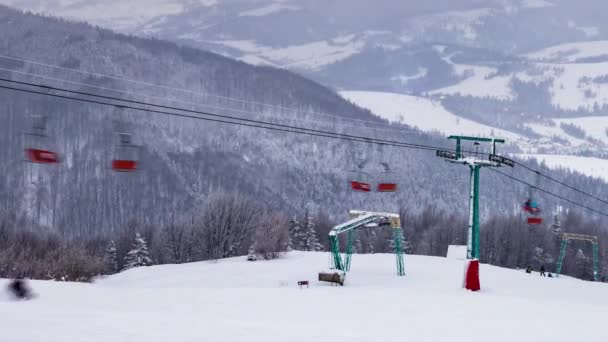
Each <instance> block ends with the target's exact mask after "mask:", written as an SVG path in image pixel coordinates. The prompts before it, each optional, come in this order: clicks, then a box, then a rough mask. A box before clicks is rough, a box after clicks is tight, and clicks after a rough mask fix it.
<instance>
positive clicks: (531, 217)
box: [523, 173, 543, 225]
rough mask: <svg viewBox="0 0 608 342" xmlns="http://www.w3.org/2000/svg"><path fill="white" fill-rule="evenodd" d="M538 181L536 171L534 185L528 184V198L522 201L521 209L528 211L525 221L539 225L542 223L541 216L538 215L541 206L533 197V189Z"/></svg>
mask: <svg viewBox="0 0 608 342" xmlns="http://www.w3.org/2000/svg"><path fill="white" fill-rule="evenodd" d="M539 182H540V174H539V173H537V176H536V181H535V183H536V184H535V185H534V186H530V188H529V189H528V199H527V200H526V202H525V203H524V206H523V210H524V212H526V213H528V218H527V222H528V224H531V225H539V224H542V223H543V218H542V217H540V214H541V208H540V206H539V205H538V202H537V201H536V199H535V197H536V196H535V191H534V189H535V188H536V187H537V186H538V183H539Z"/></svg>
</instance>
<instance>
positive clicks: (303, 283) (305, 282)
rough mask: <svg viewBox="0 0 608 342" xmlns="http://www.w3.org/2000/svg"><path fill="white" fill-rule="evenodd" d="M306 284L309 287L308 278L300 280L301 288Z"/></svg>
mask: <svg viewBox="0 0 608 342" xmlns="http://www.w3.org/2000/svg"><path fill="white" fill-rule="evenodd" d="M304 285H306V287H308V280H300V281H299V282H298V286H299V287H300V288H302V286H304Z"/></svg>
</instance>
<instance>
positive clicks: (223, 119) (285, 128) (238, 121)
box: [0, 79, 437, 151]
mask: <svg viewBox="0 0 608 342" xmlns="http://www.w3.org/2000/svg"><path fill="white" fill-rule="evenodd" d="M0 81H7V82H12V83H23V82H17V81H12V80H5V79H0ZM32 85H33V84H32ZM33 86H36V85H33ZM0 89H7V90H14V91H19V92H26V93H31V94H38V95H44V96H51V97H55V98H62V99H68V100H74V101H79V102H85V103H91V104H98V105H106V106H115V105H116V104H115V103H112V102H104V101H102V100H92V99H86V98H80V97H74V96H69V95H60V94H51V93H46V92H42V91H36V90H31V89H23V88H17V87H11V86H6V85H0ZM54 89H55V90H58V91H63V90H62V89H59V88H54ZM65 91H66V92H74V91H71V90H65ZM89 96H92V97H100V96H99V95H93V94H91V95H89ZM115 100H116V101H125V102H131V101H129V100H124V99H119V98H115ZM142 104H143V105H146V106H148V107H152V108H141V107H133V106H129V105H124V104H123V106H124V107H125V108H128V109H132V110H136V111H141V112H149V113H155V114H164V115H171V116H177V117H184V118H191V119H197V120H203V121H210V122H218V123H226V124H233V125H239V126H246V127H253V128H262V129H268V130H274V131H282V132H287V133H297V134H305V135H306V134H307V135H313V136H319V137H325V138H333V139H340V140H346V141H353V142H361V143H368V144H378V145H391V146H396V147H403V148H411V149H419V150H427V151H435V150H436V149H437V147H432V146H425V145H419V144H409V143H402V142H390V141H384V140H381V139H375V138H369V137H363V136H353V135H348V134H341V133H335V132H328V131H322V130H314V129H309V128H303V127H297V126H289V125H279V124H274V123H268V122H264V121H258V120H251V119H243V118H236V117H230V116H223V115H220V114H215V113H207V112H195V111H190V110H185V109H179V108H175V109H173V110H177V111H185V112H194V113H198V114H200V115H207V116H212V117H203V116H199V115H192V114H184V113H179V112H170V111H163V110H158V109H153V108H159V107H160V108H163V107H165V106H158V105H154V104H145V103H142ZM214 117H219V118H214Z"/></svg>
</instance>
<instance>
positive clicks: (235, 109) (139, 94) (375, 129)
mask: <svg viewBox="0 0 608 342" xmlns="http://www.w3.org/2000/svg"><path fill="white" fill-rule="evenodd" d="M0 70H1V71H7V72H11V73H14V74H18V75H25V76H31V77H36V78H41V79H45V80H50V81H57V82H63V83H67V84H73V85H78V86H85V87H88V88H92V89H99V90H105V91H111V92H115V93H119V94H126V95H133V96H142V97H146V98H149V99H158V100H163V101H169V102H176V103H182V104H188V105H196V106H201V107H205V108H212V109H224V110H230V111H234V112H238V113H244V114H251V111H247V110H244V109H238V108H232V107H224V106H217V105H208V104H204V103H200V102H192V101H184V100H178V99H167V98H165V97H161V96H155V95H148V94H142V93H136V92H131V91H126V90H119V89H116V88H109V87H102V86H96V85H92V84H88V83H83V82H75V81H70V80H66V79H62V78H56V77H50V76H46V75H40V74H35V73H29V72H24V71H19V70H13V69H6V68H2V67H0ZM307 114H308V113H307ZM312 115H318V113H312ZM260 116H262V117H267V118H277V117H275V116H269V115H260ZM336 118H337V117H336ZM287 119H288V120H291V121H297V122H311V123H317V124H321V125H336V126H339V127H340V128H342V127H344V128H357V129H363V130H374V131H383V132H394V133H399V134H401V135H416V134H418V133H415V132H403V130H401V129H397V128H377V127H370V126H363V125H361V126H357V125H349V124H345V123H340V122H332V121H323V120H311V119H302V118H287ZM344 121H349V119H348V118H346V120H344ZM369 123H370V124H376V123H374V122H372V121H369ZM378 125H380V126H384V125H381V124H378ZM391 127H394V126H391Z"/></svg>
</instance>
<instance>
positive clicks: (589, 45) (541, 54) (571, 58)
mask: <svg viewBox="0 0 608 342" xmlns="http://www.w3.org/2000/svg"><path fill="white" fill-rule="evenodd" d="M524 57H526V58H528V59H533V60H537V61H541V62H557V63H575V62H577V61H580V60H581V59H588V58H597V57H604V58H606V57H608V41H606V40H598V41H587V42H575V43H567V44H560V45H556V46H551V47H548V48H546V49H542V50H539V51H535V52H532V53H528V54H525V55H524Z"/></svg>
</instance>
